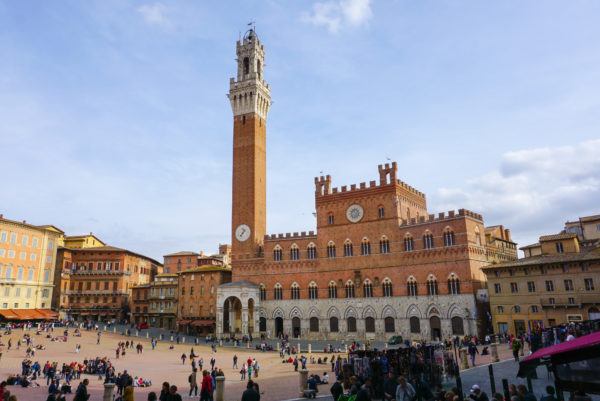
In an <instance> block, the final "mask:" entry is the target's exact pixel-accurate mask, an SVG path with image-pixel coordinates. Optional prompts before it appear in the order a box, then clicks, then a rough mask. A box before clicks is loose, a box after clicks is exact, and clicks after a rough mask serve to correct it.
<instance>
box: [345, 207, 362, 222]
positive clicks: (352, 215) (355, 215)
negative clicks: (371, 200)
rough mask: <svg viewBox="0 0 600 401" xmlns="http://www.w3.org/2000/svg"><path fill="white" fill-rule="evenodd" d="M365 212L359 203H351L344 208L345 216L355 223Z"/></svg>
mask: <svg viewBox="0 0 600 401" xmlns="http://www.w3.org/2000/svg"><path fill="white" fill-rule="evenodd" d="M364 214H365V212H364V210H363V208H362V206H360V205H356V204H354V205H351V206H350V207H349V208H348V209H347V210H346V218H347V219H348V220H349V221H350V222H351V223H357V222H359V221H360V220H361V219H362V218H363V215H364Z"/></svg>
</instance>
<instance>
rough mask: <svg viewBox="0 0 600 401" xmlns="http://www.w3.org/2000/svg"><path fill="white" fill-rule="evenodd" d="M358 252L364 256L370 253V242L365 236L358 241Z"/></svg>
mask: <svg viewBox="0 0 600 401" xmlns="http://www.w3.org/2000/svg"><path fill="white" fill-rule="evenodd" d="M360 254H361V255H364V256H366V255H370V254H371V243H370V242H369V240H368V239H367V238H363V240H362V242H361V243H360Z"/></svg>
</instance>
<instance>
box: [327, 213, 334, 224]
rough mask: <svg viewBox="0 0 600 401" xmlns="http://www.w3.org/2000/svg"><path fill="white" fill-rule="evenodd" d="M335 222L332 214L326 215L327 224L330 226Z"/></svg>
mask: <svg viewBox="0 0 600 401" xmlns="http://www.w3.org/2000/svg"><path fill="white" fill-rule="evenodd" d="M334 222H335V219H334V218H333V213H331V212H329V213H327V224H329V225H332V224H333V223H334Z"/></svg>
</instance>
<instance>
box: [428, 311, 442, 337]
mask: <svg viewBox="0 0 600 401" xmlns="http://www.w3.org/2000/svg"><path fill="white" fill-rule="evenodd" d="M429 326H430V327H431V339H432V340H433V341H439V340H440V339H441V338H442V322H441V321H440V318H439V317H437V316H431V317H430V318H429Z"/></svg>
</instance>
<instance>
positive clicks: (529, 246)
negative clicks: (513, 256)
mask: <svg viewBox="0 0 600 401" xmlns="http://www.w3.org/2000/svg"><path fill="white" fill-rule="evenodd" d="M538 246H540V243H539V242H536V243H535V244H531V245H525V246H522V247H520V248H519V249H521V250H523V249H529V248H537V247H538Z"/></svg>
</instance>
